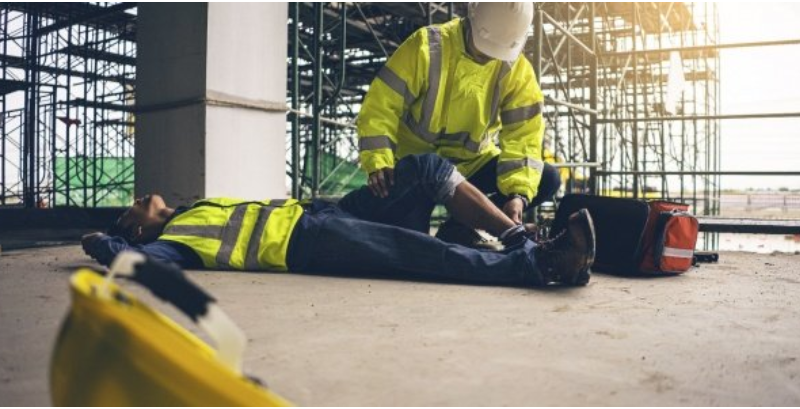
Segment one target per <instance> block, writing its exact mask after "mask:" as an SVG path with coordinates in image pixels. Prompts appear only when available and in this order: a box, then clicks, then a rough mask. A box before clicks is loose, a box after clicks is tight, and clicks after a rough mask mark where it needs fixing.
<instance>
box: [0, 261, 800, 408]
mask: <svg viewBox="0 0 800 409" xmlns="http://www.w3.org/2000/svg"><path fill="white" fill-rule="evenodd" d="M798 261H800V256H796V255H754V254H746V253H723V254H722V261H721V262H720V263H719V264H718V265H704V266H703V267H702V268H700V269H697V270H694V271H693V272H691V273H689V274H687V275H685V276H681V277H675V278H669V279H625V278H619V277H613V276H607V275H596V276H595V277H594V279H593V281H592V282H591V283H590V285H589V286H588V287H586V288H580V289H571V290H563V289H562V290H552V289H551V290H546V291H542V290H532V289H523V288H502V287H484V286H468V285H454V284H439V283H425V282H405V281H394V280H378V279H363V278H362V279H359V278H341V277H314V276H301V275H293V274H252V273H219V272H193V273H191V276H192V277H193V278H194V279H195V280H196V281H197V282H198V283H200V284H201V285H203V286H204V287H206V288H207V289H208V290H210V291H211V292H212V293H213V294H214V295H216V296H217V298H218V299H219V300H220V302H221V304H222V306H223V307H224V308H225V309H226V310H227V311H228V312H229V314H230V315H232V317H233V318H234V319H235V320H236V321H237V322H238V323H239V324H240V325H241V326H242V327H243V328H245V330H246V332H247V334H248V335H249V338H250V339H251V343H250V349H249V351H248V353H247V360H246V368H247V370H248V372H250V373H252V374H255V375H257V376H259V377H260V378H262V379H264V380H266V381H267V382H268V383H269V384H270V385H271V386H272V388H273V389H275V390H276V391H278V392H279V393H281V394H282V395H284V396H285V397H287V398H289V399H290V400H292V401H293V402H295V403H296V404H299V405H363V406H370V405H634V406H639V405H643V406H650V405H658V406H661V405H667V406H668V405H699V406H704V405H800V297H798V295H800V266H798ZM83 263H87V259H86V258H84V256H83V255H82V253H81V251H80V249H79V247H77V246H68V247H54V248H46V249H39V250H20V251H14V252H4V253H2V255H1V256H0V405H48V404H49V397H48V386H47V371H48V369H47V368H48V362H49V354H50V351H51V348H52V346H53V341H54V337H55V335H56V332H57V330H58V326H59V322H60V320H61V318H62V317H63V315H64V313H65V312H66V310H67V307H68V293H67V278H68V276H69V274H70V272H71V271H73V270H74V268H75V267H76V266H77V265H80V264H83ZM137 293H141V292H137ZM156 304H158V303H156ZM166 311H167V313H168V314H169V315H171V316H175V315H177V314H176V313H175V312H174V310H172V309H166ZM181 322H183V323H185V322H186V321H185V320H181Z"/></svg>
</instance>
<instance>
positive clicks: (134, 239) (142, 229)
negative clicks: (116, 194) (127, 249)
mask: <svg viewBox="0 0 800 409" xmlns="http://www.w3.org/2000/svg"><path fill="white" fill-rule="evenodd" d="M171 210H172V209H170V208H169V207H167V204H166V203H164V198H162V197H161V196H159V195H155V194H153V195H147V196H144V197H140V198H138V199H136V200H135V201H134V202H133V205H132V206H131V207H129V208H128V210H126V211H125V212H124V213H122V215H121V216H120V217H119V219H117V221H116V222H115V223H114V225H113V226H111V228H110V229H109V230H108V235H109V236H118V237H122V238H123V239H125V240H126V241H127V242H128V243H131V244H147V243H150V242H153V241H155V240H156V239H157V238H158V236H159V235H161V232H162V231H163V230H164V224H165V223H166V220H167V214H168V213H171Z"/></svg>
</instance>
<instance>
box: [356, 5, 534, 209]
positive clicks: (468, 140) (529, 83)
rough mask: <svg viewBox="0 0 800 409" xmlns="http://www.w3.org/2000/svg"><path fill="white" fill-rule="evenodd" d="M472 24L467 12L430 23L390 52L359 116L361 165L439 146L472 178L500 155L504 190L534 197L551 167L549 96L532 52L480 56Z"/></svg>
mask: <svg viewBox="0 0 800 409" xmlns="http://www.w3.org/2000/svg"><path fill="white" fill-rule="evenodd" d="M468 30H469V27H468V22H467V20H464V19H456V20H452V21H450V22H448V23H445V24H441V25H433V26H428V27H424V28H422V29H420V30H418V31H417V32H415V33H414V34H412V35H411V36H410V37H409V38H408V39H407V40H406V41H405V42H403V44H402V45H401V46H400V47H399V48H398V49H397V51H395V53H394V54H393V55H392V56H391V58H389V60H388V61H387V63H386V65H385V66H384V67H383V69H381V71H380V72H379V73H378V76H377V78H376V79H375V80H374V81H373V82H372V85H371V86H370V89H369V92H368V93H367V96H366V98H365V99H364V104H363V106H362V108H361V112H360V113H359V116H358V136H359V149H360V160H361V166H362V167H363V168H364V170H365V171H366V172H368V173H372V172H374V171H376V170H378V169H382V168H391V167H394V163H395V159H396V158H402V157H403V156H406V155H409V154H417V153H430V152H435V153H437V154H439V155H440V156H442V157H444V158H447V159H449V160H450V161H451V162H453V163H455V164H456V166H457V167H458V169H459V171H460V172H461V173H462V174H464V175H465V176H467V177H469V176H471V175H472V174H474V173H475V172H477V171H478V169H480V168H481V167H483V166H484V165H485V164H486V163H487V162H489V161H490V160H491V159H492V158H494V157H496V156H498V155H499V156H500V157H499V161H498V164H497V174H498V178H497V185H498V188H499V189H500V191H501V192H502V193H503V194H507V195H508V194H512V193H516V194H520V195H524V196H526V197H527V198H528V200H532V199H533V197H534V196H535V195H536V190H537V189H538V186H539V181H540V180H541V172H542V169H543V166H544V164H543V162H542V138H543V136H544V121H543V119H542V115H541V112H542V102H543V100H544V96H543V95H542V92H541V90H540V89H539V85H538V83H537V81H536V75H535V74H534V72H533V68H532V67H531V64H530V62H529V61H528V60H527V59H526V58H525V57H524V56H520V57H519V58H517V60H516V61H514V62H513V63H509V62H505V61H500V60H492V61H490V62H487V63H486V64H479V63H477V62H475V60H474V59H472V57H470V56H469V55H468V53H467V49H466V45H465V42H464V41H465V38H466V37H465V35H466V34H468ZM498 142H499V144H500V147H499V148H498V147H497V143H498Z"/></svg>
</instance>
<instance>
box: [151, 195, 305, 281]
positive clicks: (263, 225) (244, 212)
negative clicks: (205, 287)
mask: <svg viewBox="0 0 800 409" xmlns="http://www.w3.org/2000/svg"><path fill="white" fill-rule="evenodd" d="M302 214H303V208H302V207H301V206H300V203H299V202H298V201H297V200H294V199H288V200H265V201H245V200H239V199H226V198H218V199H205V200H200V201H198V202H196V203H195V204H193V205H192V207H191V208H190V209H189V210H187V211H185V212H183V213H181V214H180V215H178V216H176V217H175V218H174V219H172V220H170V222H169V223H167V225H166V226H165V227H164V232H163V234H162V235H161V236H160V237H159V238H158V239H159V240H167V241H174V242H178V243H181V244H184V245H186V246H189V247H190V248H191V249H192V250H194V252H195V253H197V255H198V256H199V257H200V258H201V259H202V260H203V265H204V266H205V267H206V268H210V269H220V270H274V271H286V253H287V250H288V247H289V238H290V237H291V234H292V230H294V227H295V225H296V224H297V221H298V220H299V219H300V216H301V215H302Z"/></svg>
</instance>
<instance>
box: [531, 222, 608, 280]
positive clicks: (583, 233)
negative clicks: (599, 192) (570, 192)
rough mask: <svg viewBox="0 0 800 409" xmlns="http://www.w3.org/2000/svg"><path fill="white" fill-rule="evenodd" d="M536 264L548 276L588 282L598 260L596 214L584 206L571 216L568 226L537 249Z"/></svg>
mask: <svg viewBox="0 0 800 409" xmlns="http://www.w3.org/2000/svg"><path fill="white" fill-rule="evenodd" d="M534 251H535V252H536V253H535V255H536V264H537V265H538V267H539V269H540V270H541V272H542V275H543V276H544V277H545V279H546V280H548V281H550V282H554V283H560V284H565V285H586V283H588V282H589V278H590V276H591V272H590V271H589V269H590V267H591V266H592V264H593V263H594V255H595V234H594V224H593V223H592V216H591V215H590V214H589V211H588V210H586V209H581V210H579V211H577V212H575V213H573V214H572V215H570V216H569V221H568V222H567V228H566V229H565V230H564V231H562V232H561V233H559V234H558V235H557V236H556V237H555V238H553V239H551V240H547V241H543V242H540V243H539V245H538V246H537V247H536V249H535V250H534Z"/></svg>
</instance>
